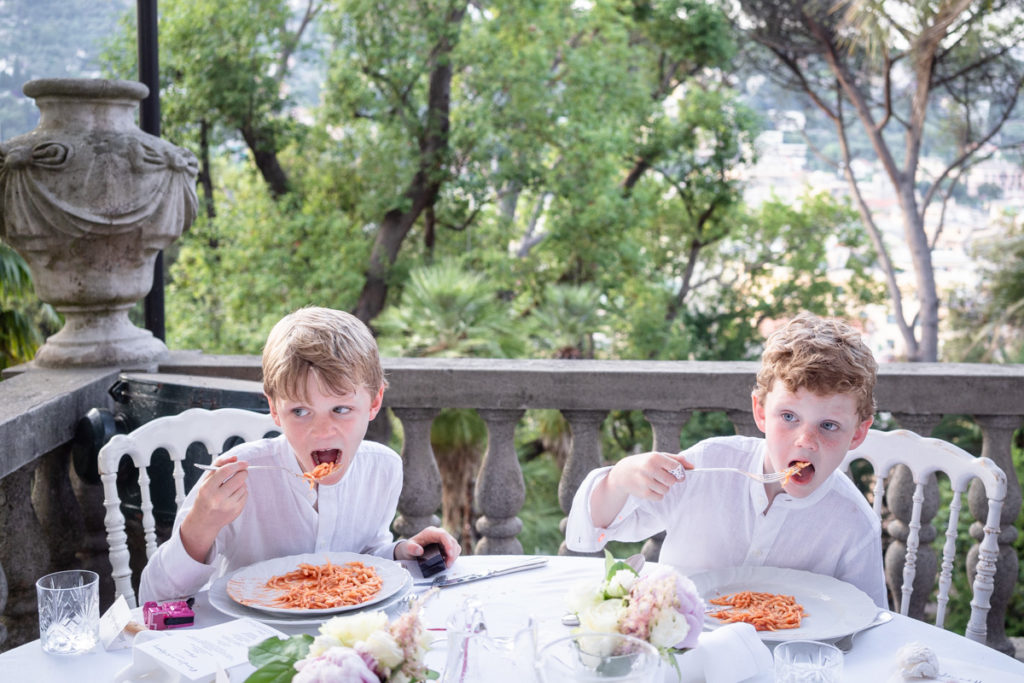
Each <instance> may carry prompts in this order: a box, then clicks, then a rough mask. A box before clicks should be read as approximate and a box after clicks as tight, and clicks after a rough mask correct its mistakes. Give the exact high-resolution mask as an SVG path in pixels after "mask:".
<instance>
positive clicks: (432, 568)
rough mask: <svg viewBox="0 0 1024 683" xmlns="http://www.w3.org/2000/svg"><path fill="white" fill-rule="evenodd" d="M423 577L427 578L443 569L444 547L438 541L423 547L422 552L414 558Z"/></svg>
mask: <svg viewBox="0 0 1024 683" xmlns="http://www.w3.org/2000/svg"><path fill="white" fill-rule="evenodd" d="M416 563H417V564H418V565H419V566H420V573H421V574H423V578H425V579H426V578H429V577H431V576H433V575H434V574H437V573H438V572H443V571H444V570H445V556H444V548H442V547H441V544H440V543H431V544H430V545H428V546H425V547H424V548H423V554H422V555H420V556H419V557H417V558H416Z"/></svg>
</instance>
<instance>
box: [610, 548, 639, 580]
mask: <svg viewBox="0 0 1024 683" xmlns="http://www.w3.org/2000/svg"><path fill="white" fill-rule="evenodd" d="M623 569H625V570H627V571H630V572H633V573H634V574H636V573H637V572H636V570H635V569H633V568H632V567H630V566H629V565H628V564H626V562H625V561H624V560H617V559H615V558H614V557H613V556H612V554H611V553H610V552H608V551H607V550H605V551H604V580H605V581H610V580H611V578H612V577H613V576H615V573H616V572H619V571H622V570H623Z"/></svg>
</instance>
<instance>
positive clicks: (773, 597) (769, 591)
mask: <svg viewBox="0 0 1024 683" xmlns="http://www.w3.org/2000/svg"><path fill="white" fill-rule="evenodd" d="M690 579H691V580H692V581H693V583H694V585H696V586H697V591H698V593H700V596H701V597H702V598H704V602H705V603H706V605H707V608H706V610H705V615H704V628H705V630H713V629H716V628H718V627H720V626H724V625H725V624H730V623H734V622H745V623H748V624H752V625H753V626H754V628H755V629H756V630H757V633H758V635H759V636H760V637H761V640H767V641H772V642H775V641H783V640H832V639H835V638H842V637H843V636H845V635H848V634H850V633H853V632H854V631H858V630H860V629H861V628H863V627H865V626H867V625H868V624H870V623H871V621H872V620H873V619H874V618H875V614H876V613H877V612H878V607H877V606H875V603H874V602H872V600H871V598H869V597H868V596H867V594H866V593H864V592H863V591H861V590H860V589H858V588H857V587H855V586H853V585H851V584H849V583H846V582H845V581H840V580H839V579H836V578H833V577H831V576H825V575H822V574H815V573H813V572H806V571H801V570H798V569H781V568H778V567H731V568H728V569H720V570H714V571H708V572H702V573H700V574H694V575H692V576H690Z"/></svg>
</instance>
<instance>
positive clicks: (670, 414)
mask: <svg viewBox="0 0 1024 683" xmlns="http://www.w3.org/2000/svg"><path fill="white" fill-rule="evenodd" d="M691 414H692V413H691V411H689V410H681V411H674V410H645V411H644V417H645V418H647V422H649V423H650V425H651V429H653V430H654V445H653V446H652V448H653V449H654V450H656V451H661V452H663V453H676V452H678V451H679V438H680V436H682V433H683V426H684V425H685V424H686V423H687V422H688V421H689V420H690V415H691ZM664 540H665V532H664V531H662V532H659V533H657V534H655V535H654V536H652V537H651V538H649V539H647V541H646V542H645V543H644V546H643V548H642V550H641V552H642V553H643V555H644V557H645V558H647V560H648V561H649V562H657V561H658V557H659V556H660V555H661V544H662V543H663V542H664Z"/></svg>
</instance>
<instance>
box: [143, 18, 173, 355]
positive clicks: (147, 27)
mask: <svg viewBox="0 0 1024 683" xmlns="http://www.w3.org/2000/svg"><path fill="white" fill-rule="evenodd" d="M136 15H137V20H138V21H137V26H138V29H137V33H138V53H139V81H140V82H142V83H145V84H146V86H148V87H149V96H148V97H147V98H146V99H144V100H142V103H141V104H140V106H139V128H141V129H142V130H143V131H144V132H146V133H149V134H150V135H156V136H158V137H159V135H160V58H159V54H160V49H159V44H158V41H157V11H156V0H136ZM143 308H144V311H145V316H146V329H147V330H149V331H150V332H152V333H153V336H154V337H156V338H157V339H159V340H161V341H164V340H166V338H167V335H166V331H165V328H164V253H163V252H162V251H161V252H159V253H157V255H156V263H155V264H154V266H153V286H152V288H151V289H150V290H149V294H147V295H146V299H145V302H144V304H143Z"/></svg>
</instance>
